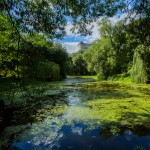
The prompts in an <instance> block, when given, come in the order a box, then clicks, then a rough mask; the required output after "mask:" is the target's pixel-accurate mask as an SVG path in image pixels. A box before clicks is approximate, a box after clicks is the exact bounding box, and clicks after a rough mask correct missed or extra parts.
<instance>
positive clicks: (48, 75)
mask: <svg viewBox="0 0 150 150" xmlns="http://www.w3.org/2000/svg"><path fill="white" fill-rule="evenodd" d="M35 67H36V68H35V69H37V71H36V75H35V78H37V79H42V80H45V81H59V76H60V67H59V65H58V64H55V63H54V62H43V63H42V62H41V63H39V64H38V65H37V66H35Z"/></svg>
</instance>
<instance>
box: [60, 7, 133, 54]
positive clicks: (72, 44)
mask: <svg viewBox="0 0 150 150" xmlns="http://www.w3.org/2000/svg"><path fill="white" fill-rule="evenodd" d="M130 8H131V6H129V9H130ZM126 16H127V14H126V13H125V14H121V13H118V14H117V15H115V16H114V17H111V18H110V20H111V21H112V22H113V23H116V22H118V21H119V20H122V19H124V18H125V17H126ZM101 19H102V17H100V18H98V19H97V21H96V22H93V23H92V24H90V25H88V28H90V27H91V26H94V27H93V29H92V35H91V36H80V35H79V34H78V35H76V34H73V33H72V32H71V31H70V30H71V28H72V27H73V25H72V22H71V20H69V19H67V20H68V23H67V26H66V32H67V34H66V36H65V38H64V39H63V40H61V41H59V42H60V43H62V45H63V47H65V48H66V49H67V51H68V53H74V52H77V51H78V47H77V46H78V43H79V42H80V41H83V42H85V43H92V42H93V41H94V40H96V39H99V38H100V33H99V28H100V26H98V25H97V22H98V21H100V20H101Z"/></svg>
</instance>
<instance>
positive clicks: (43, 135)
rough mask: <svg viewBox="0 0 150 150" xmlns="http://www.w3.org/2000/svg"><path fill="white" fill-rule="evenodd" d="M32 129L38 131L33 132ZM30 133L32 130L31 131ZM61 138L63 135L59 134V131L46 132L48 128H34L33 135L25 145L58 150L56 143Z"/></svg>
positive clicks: (58, 145)
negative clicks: (56, 149)
mask: <svg viewBox="0 0 150 150" xmlns="http://www.w3.org/2000/svg"><path fill="white" fill-rule="evenodd" d="M34 128H37V129H38V131H36V132H34ZM31 131H32V129H31ZM62 137H63V133H59V130H56V129H55V130H50V128H49V130H48V128H43V127H42V126H38V127H36V126H34V127H33V133H32V136H31V137H30V139H29V140H28V142H27V143H30V144H32V145H35V146H38V147H40V145H41V146H42V145H43V146H44V147H45V146H46V147H47V148H48V149H51V148H53V147H57V148H60V144H59V143H58V141H59V140H60V139H61V138H62ZM43 146H42V147H43Z"/></svg>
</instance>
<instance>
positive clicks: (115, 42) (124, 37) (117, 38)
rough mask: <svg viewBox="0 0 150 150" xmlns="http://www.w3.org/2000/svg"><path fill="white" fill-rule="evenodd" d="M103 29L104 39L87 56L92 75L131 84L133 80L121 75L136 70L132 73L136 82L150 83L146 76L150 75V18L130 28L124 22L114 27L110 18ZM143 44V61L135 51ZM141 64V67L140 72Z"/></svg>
mask: <svg viewBox="0 0 150 150" xmlns="http://www.w3.org/2000/svg"><path fill="white" fill-rule="evenodd" d="M146 23H147V24H146ZM99 25H100V34H101V39H100V40H96V41H94V42H93V43H92V45H91V47H89V49H88V50H87V51H86V52H85V53H84V60H85V61H86V63H87V65H88V71H92V70H94V71H95V72H96V73H97V78H98V80H105V79H107V78H109V79H111V80H121V81H122V80H124V81H128V80H129V81H131V78H130V77H125V78H124V77H123V78H122V77H121V76H118V74H123V73H127V72H128V71H129V70H134V71H131V72H132V80H133V81H135V80H136V82H138V83H146V80H147V79H146V73H148V74H149V73H150V71H149V70H150V69H149V68H150V63H149V62H150V61H149V57H150V52H149V27H150V26H149V18H144V19H138V20H136V21H135V22H133V23H131V24H129V25H125V24H124V22H123V21H119V22H117V23H116V24H112V22H111V21H110V20H109V19H108V18H103V19H102V21H101V22H100V23H99ZM147 30H148V31H147ZM139 32H140V35H139V34H138V33H139ZM141 43H143V48H142V47H139V48H137V49H138V50H137V49H136V51H137V52H138V53H139V54H140V57H139V56H138V54H137V53H135V54H134V49H135V48H136V47H137V46H138V45H140V44H141ZM133 55H134V56H133ZM133 57H134V61H133ZM136 57H137V58H136ZM140 58H141V59H140ZM135 64H137V67H135V66H136V65H135ZM139 64H141V66H140V67H139V68H138V66H139ZM132 65H133V66H134V67H132ZM144 66H145V67H144ZM131 68H132V69H131ZM133 68H134V69H133ZM135 68H137V70H136V69H135ZM140 68H141V71H140ZM142 68H143V69H142ZM144 68H145V69H144ZM135 70H136V71H135ZM138 70H139V71H138ZM133 72H134V73H133ZM142 76H143V77H142ZM144 76H145V77H144ZM144 78H145V79H144ZM137 80H139V81H137Z"/></svg>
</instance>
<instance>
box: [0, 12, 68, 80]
mask: <svg viewBox="0 0 150 150" xmlns="http://www.w3.org/2000/svg"><path fill="white" fill-rule="evenodd" d="M0 37H1V38H0V77H1V78H35V79H38V80H44V81H57V80H62V79H64V78H65V77H66V72H67V61H68V54H67V52H66V50H65V49H64V48H63V47H62V46H61V44H59V43H53V42H52V40H49V39H47V38H46V36H44V35H41V34H38V33H36V32H33V33H32V34H31V33H29V34H23V33H21V32H20V31H17V30H16V29H15V25H13V24H12V23H10V21H9V20H8V17H7V15H5V13H1V14H0Z"/></svg>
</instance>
